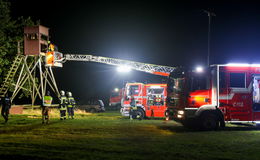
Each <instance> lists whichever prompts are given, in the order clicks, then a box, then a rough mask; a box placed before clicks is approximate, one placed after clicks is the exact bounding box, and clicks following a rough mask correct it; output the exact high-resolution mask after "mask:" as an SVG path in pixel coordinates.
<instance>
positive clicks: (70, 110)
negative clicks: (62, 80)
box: [67, 92, 76, 119]
mask: <svg viewBox="0 0 260 160" xmlns="http://www.w3.org/2000/svg"><path fill="white" fill-rule="evenodd" d="M67 99H68V105H67V109H68V118H70V117H71V118H72V119H74V108H75V105H76V102H75V99H74V98H73V97H72V93H71V92H67Z"/></svg>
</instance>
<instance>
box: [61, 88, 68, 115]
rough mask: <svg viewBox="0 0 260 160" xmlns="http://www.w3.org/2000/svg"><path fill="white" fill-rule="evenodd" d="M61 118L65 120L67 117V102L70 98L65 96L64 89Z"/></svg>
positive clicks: (62, 92)
mask: <svg viewBox="0 0 260 160" xmlns="http://www.w3.org/2000/svg"><path fill="white" fill-rule="evenodd" d="M60 95H61V97H60V106H59V108H60V120H65V119H66V111H67V104H68V100H67V97H66V96H65V92H64V91H60Z"/></svg>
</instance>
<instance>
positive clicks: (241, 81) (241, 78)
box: [167, 64, 260, 130]
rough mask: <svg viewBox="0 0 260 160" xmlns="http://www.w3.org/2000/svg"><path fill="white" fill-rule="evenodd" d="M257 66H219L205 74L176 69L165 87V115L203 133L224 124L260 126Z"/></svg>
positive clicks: (259, 78)
mask: <svg viewBox="0 0 260 160" xmlns="http://www.w3.org/2000/svg"><path fill="white" fill-rule="evenodd" d="M259 89H260V65H254V64H219V65H211V66H210V67H209V69H208V71H204V72H202V71H200V72H196V71H187V70H185V69H183V68H179V69H175V70H174V71H173V72H172V73H171V74H170V76H169V79H168V87H167V92H168V95H167V113H169V114H170V115H172V118H173V119H174V120H176V121H179V122H181V123H182V124H183V125H184V126H188V127H189V126H197V127H200V128H203V129H206V130H213V129H217V128H218V127H224V126H225V123H254V124H258V123H260V90H259Z"/></svg>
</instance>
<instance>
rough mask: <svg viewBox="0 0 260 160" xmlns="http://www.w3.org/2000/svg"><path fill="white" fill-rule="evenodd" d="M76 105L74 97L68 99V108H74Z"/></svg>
mask: <svg viewBox="0 0 260 160" xmlns="http://www.w3.org/2000/svg"><path fill="white" fill-rule="evenodd" d="M75 104H76V102H75V100H74V98H73V97H68V108H71V107H74V106H75Z"/></svg>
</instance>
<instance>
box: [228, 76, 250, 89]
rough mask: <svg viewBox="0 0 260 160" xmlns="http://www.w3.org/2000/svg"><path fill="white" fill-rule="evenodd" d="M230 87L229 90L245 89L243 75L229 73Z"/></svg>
mask: <svg viewBox="0 0 260 160" xmlns="http://www.w3.org/2000/svg"><path fill="white" fill-rule="evenodd" d="M230 87H231V88H246V75H245V73H230Z"/></svg>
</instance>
